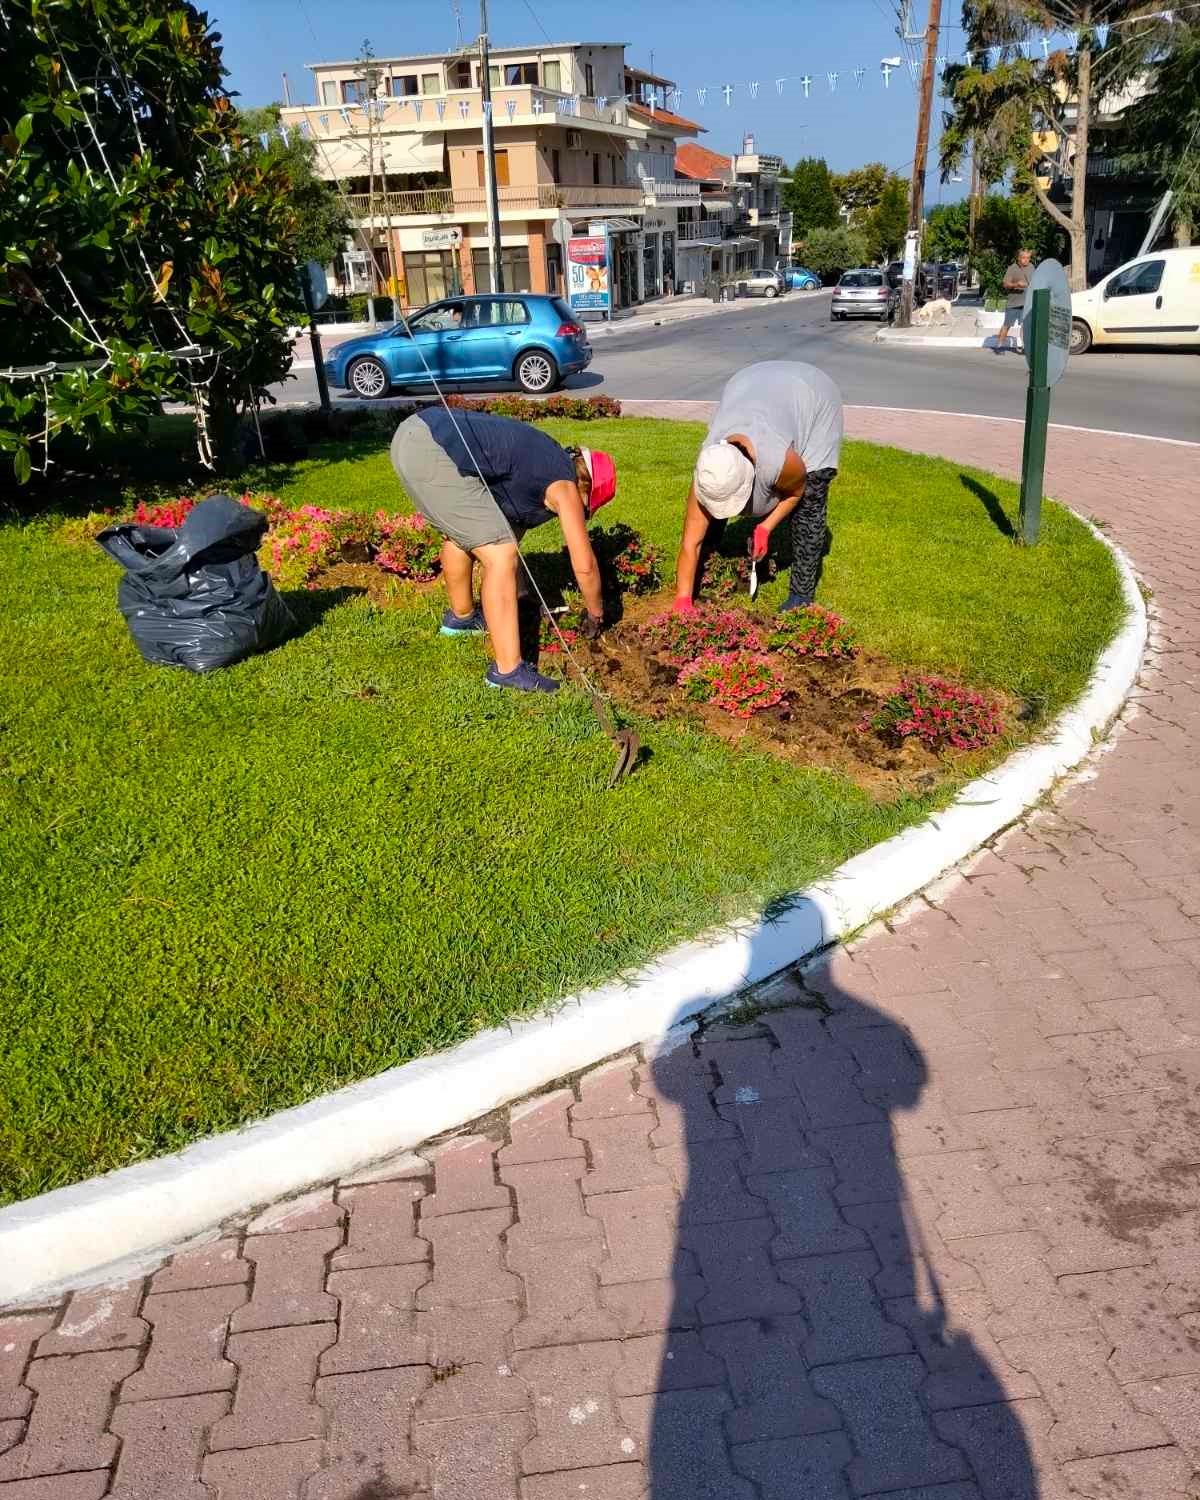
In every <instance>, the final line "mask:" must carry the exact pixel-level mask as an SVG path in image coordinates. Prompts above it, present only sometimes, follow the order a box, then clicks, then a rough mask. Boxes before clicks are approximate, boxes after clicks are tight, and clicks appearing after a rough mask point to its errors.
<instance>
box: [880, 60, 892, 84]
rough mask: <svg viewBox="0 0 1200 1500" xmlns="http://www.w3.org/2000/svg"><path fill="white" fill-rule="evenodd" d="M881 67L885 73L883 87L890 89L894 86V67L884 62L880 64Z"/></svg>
mask: <svg viewBox="0 0 1200 1500" xmlns="http://www.w3.org/2000/svg"><path fill="white" fill-rule="evenodd" d="M879 67H880V71H881V72H882V73H883V86H884V88H885V89H890V88H891V86H892V72H893V69H892V65H891V63H889V62H882V63H880V64H879Z"/></svg>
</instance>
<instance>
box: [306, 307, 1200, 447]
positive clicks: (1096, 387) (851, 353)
mask: <svg viewBox="0 0 1200 1500" xmlns="http://www.w3.org/2000/svg"><path fill="white" fill-rule="evenodd" d="M874 333H875V325H874V324H873V323H871V324H865V323H833V322H831V321H830V318H829V299H828V297H827V296H824V295H817V296H812V297H799V296H795V297H788V298H786V299H784V300H783V301H782V302H780V303H779V304H778V305H777V306H776V307H774V308H770V309H768V308H762V307H751V308H748V309H747V310H746V311H744V312H743V311H735V312H729V313H722V314H716V315H714V316H711V317H701V318H694V319H689V320H687V321H683V322H679V323H676V324H675V325H674V326H663V327H659V328H655V329H633V328H631V329H629V330H628V331H625V330H622V331H620V332H617V333H614V334H612V335H610V336H605V337H602V338H597V339H596V341H595V348H596V356H595V359H594V361H593V363H592V366H591V368H590V369H589V370H587V371H586V372H585V373H584V374H583V375H579V376H575V377H573V378H572V379H571V381H570V382H569V389H572V390H581V391H583V390H586V391H589V392H596V393H599V392H601V391H603V392H606V393H607V394H608V395H611V396H617V397H619V398H623V399H627V400H632V399H634V398H638V397H641V398H660V399H661V398H673V399H690V400H708V399H715V398H716V397H717V396H719V394H720V392H721V387H722V386H723V385H724V383H725V381H726V380H727V379H728V378H729V376H730V375H732V374H733V372H734V371H735V370H738V369H740V368H741V367H742V366H743V365H746V364H749V363H751V362H752V361H754V360H760V359H800V360H807V361H808V362H809V363H811V364H814V365H819V366H820V368H821V369H823V370H825V371H827V372H828V374H830V375H831V376H832V377H833V379H834V380H836V381H837V383H838V385H839V386H840V387H841V390H842V394H843V395H844V397H845V399H846V401H847V402H848V403H851V404H855V405H863V406H894V407H908V408H913V409H920V410H925V411H931V410H932V411H951V412H969V413H975V414H979V415H984V416H996V417H1023V416H1024V412H1025V387H1026V372H1025V361H1024V359H1022V358H1021V356H1020V355H1017V354H996V353H994V352H992V351H991V350H984V349H963V350H957V349H906V348H897V347H896V346H894V345H891V346H889V345H886V344H877V343H875V342H874ZM277 394H278V396H279V398H280V399H281V400H284V401H297V400H315V399H316V376H315V375H314V373H313V371H312V370H311V369H300V370H297V371H296V378H295V379H294V380H292V381H288V382H286V383H285V384H284V385H283V386H281V387H277ZM335 399H336V397H335ZM341 399H344V393H342V396H341ZM1051 421H1053V422H1059V423H1064V424H1067V425H1071V426H1078V427H1092V428H1098V429H1101V430H1107V431H1110V432H1139V433H1147V434H1150V435H1153V436H1155V437H1172V438H1185V439H1190V440H1192V441H1200V355H1198V354H1197V353H1195V352H1194V351H1180V352H1177V353H1176V352H1171V353H1167V352H1163V351H1158V352H1155V353H1137V352H1133V351H1130V350H1122V351H1120V352H1117V353H1103V352H1101V351H1099V350H1096V351H1093V352H1092V353H1089V354H1086V355H1082V356H1080V357H1078V358H1076V359H1073V360H1072V361H1071V363H1070V366H1069V367H1068V370H1067V373H1066V375H1065V376H1064V377H1063V379H1062V381H1061V382H1060V384H1059V385H1058V386H1057V387H1056V388H1055V391H1054V397H1053V403H1052V407H1051Z"/></svg>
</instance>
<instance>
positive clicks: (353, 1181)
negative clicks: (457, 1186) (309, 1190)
mask: <svg viewBox="0 0 1200 1500" xmlns="http://www.w3.org/2000/svg"><path fill="white" fill-rule="evenodd" d="M432 1176H433V1168H432V1167H431V1166H430V1165H429V1163H428V1162H427V1161H426V1160H425V1158H424V1157H423V1156H421V1155H419V1154H418V1153H417V1152H416V1151H397V1152H395V1153H394V1155H392V1156H385V1157H384V1158H383V1159H382V1161H376V1162H371V1163H370V1164H369V1165H368V1166H365V1167H360V1168H359V1169H358V1171H357V1172H348V1173H347V1174H346V1175H345V1176H344V1177H342V1178H340V1179H339V1183H340V1186H341V1187H342V1188H343V1189H345V1188H352V1187H371V1186H373V1185H374V1184H375V1183H377V1182H394V1181H396V1180H397V1179H398V1178H401V1177H404V1178H408V1179H410V1183H409V1185H410V1186H411V1187H412V1189H413V1193H414V1196H415V1197H417V1198H421V1197H423V1196H424V1194H425V1182H424V1181H421V1182H412V1181H411V1179H412V1178H421V1179H428V1178H430V1177H432Z"/></svg>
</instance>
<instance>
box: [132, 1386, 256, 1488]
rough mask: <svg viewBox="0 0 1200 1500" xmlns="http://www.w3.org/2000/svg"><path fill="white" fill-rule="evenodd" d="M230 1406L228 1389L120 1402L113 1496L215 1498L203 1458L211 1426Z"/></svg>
mask: <svg viewBox="0 0 1200 1500" xmlns="http://www.w3.org/2000/svg"><path fill="white" fill-rule="evenodd" d="M228 1409H229V1397H228V1395H226V1394H224V1393H223V1392H222V1393H216V1394H211V1395H206V1396H183V1397H180V1398H179V1399H177V1400H172V1401H139V1402H137V1403H135V1404H134V1405H132V1406H125V1405H121V1406H118V1407H117V1409H116V1411H115V1412H113V1415H112V1421H111V1422H110V1423H109V1425H110V1427H111V1428H112V1430H113V1431H114V1432H115V1433H116V1434H117V1435H118V1436H119V1437H120V1439H121V1456H120V1459H119V1461H118V1463H117V1473H116V1479H115V1481H114V1483H113V1487H112V1489H111V1491H110V1492H109V1493H110V1495H111V1497H112V1500H163V1497H164V1496H168V1495H169V1496H170V1500H209V1491H208V1489H207V1487H206V1486H205V1485H203V1484H202V1483H201V1482H200V1477H199V1476H200V1461H201V1458H202V1456H203V1454H204V1444H205V1438H206V1436H207V1434H208V1430H209V1428H210V1427H211V1426H212V1425H213V1423H214V1422H217V1421H219V1420H220V1419H221V1418H222V1417H223V1416H224V1415H225V1413H226V1411H228Z"/></svg>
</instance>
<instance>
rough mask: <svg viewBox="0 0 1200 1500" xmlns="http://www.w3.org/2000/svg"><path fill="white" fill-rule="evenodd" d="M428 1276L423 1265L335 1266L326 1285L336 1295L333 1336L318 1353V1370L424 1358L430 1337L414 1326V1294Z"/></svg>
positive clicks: (387, 1365) (390, 1365) (385, 1366)
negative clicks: (357, 1268) (361, 1268)
mask: <svg viewBox="0 0 1200 1500" xmlns="http://www.w3.org/2000/svg"><path fill="white" fill-rule="evenodd" d="M428 1279H429V1267H428V1266H424V1265H417V1266H375V1267H372V1268H371V1269H369V1270H365V1271H335V1272H334V1273H333V1274H332V1275H331V1276H330V1278H329V1283H328V1285H329V1290H330V1291H331V1292H332V1293H333V1294H334V1296H335V1297H336V1298H337V1299H338V1337H337V1343H336V1344H334V1345H333V1347H332V1348H330V1349H326V1351H325V1353H324V1354H323V1355H322V1356H321V1374H322V1375H341V1374H348V1373H349V1372H351V1371H354V1370H390V1369H395V1368H397V1367H398V1366H401V1365H421V1364H425V1363H426V1362H427V1361H428V1358H429V1343H428V1340H427V1339H426V1338H425V1336H424V1334H422V1333H421V1332H419V1331H418V1329H417V1319H416V1303H415V1300H414V1299H415V1297H416V1293H417V1291H418V1289H419V1288H420V1287H422V1286H423V1285H424V1284H425V1282H426V1281H427V1280H428Z"/></svg>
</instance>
